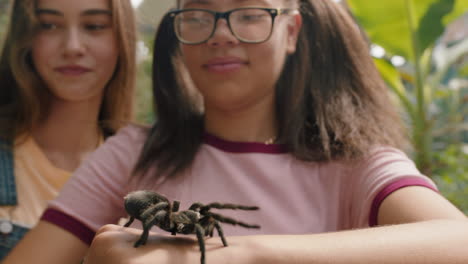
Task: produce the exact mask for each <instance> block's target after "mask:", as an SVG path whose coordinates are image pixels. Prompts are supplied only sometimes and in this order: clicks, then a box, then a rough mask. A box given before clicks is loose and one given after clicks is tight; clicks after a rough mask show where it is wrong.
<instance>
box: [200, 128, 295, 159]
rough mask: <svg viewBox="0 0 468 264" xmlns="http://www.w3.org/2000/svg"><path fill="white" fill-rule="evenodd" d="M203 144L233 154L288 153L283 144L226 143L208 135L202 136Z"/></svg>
mask: <svg viewBox="0 0 468 264" xmlns="http://www.w3.org/2000/svg"><path fill="white" fill-rule="evenodd" d="M203 142H204V143H206V144H208V145H210V146H212V147H215V148H217V149H220V150H222V151H226V152H233V153H267V154H281V153H287V152H288V151H287V149H286V146H285V145H283V144H263V143H258V142H237V141H227V140H224V139H221V138H218V137H216V136H214V135H211V134H208V133H205V134H204V135H203Z"/></svg>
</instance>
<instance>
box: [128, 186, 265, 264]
mask: <svg viewBox="0 0 468 264" xmlns="http://www.w3.org/2000/svg"><path fill="white" fill-rule="evenodd" d="M124 200H125V210H126V211H127V213H128V214H129V215H130V219H129V221H128V222H127V223H126V224H125V225H124V226H125V227H128V226H130V224H131V223H133V221H134V220H135V219H138V220H140V221H141V222H142V225H143V234H142V235H141V237H140V238H139V239H138V240H137V241H136V242H135V245H134V246H135V247H139V246H140V245H144V244H146V241H147V240H148V234H149V230H150V228H151V227H152V226H153V225H156V226H158V227H160V228H161V229H163V230H165V231H168V232H171V234H172V235H176V233H179V234H196V236H197V240H198V245H199V247H200V252H201V263H202V264H204V263H205V242H204V237H205V236H210V237H212V236H213V230H214V229H215V228H216V230H217V232H218V235H219V236H220V237H221V241H222V242H223V245H224V246H225V247H227V246H228V244H227V241H226V238H225V237H224V233H223V229H222V228H221V225H220V224H219V222H222V223H228V224H231V225H239V226H242V227H245V228H260V226H258V225H250V224H246V223H243V222H240V221H237V220H234V219H232V218H229V217H225V216H222V215H219V214H216V213H213V212H210V209H211V208H215V209H234V210H235V209H239V210H258V209H259V208H258V207H256V206H243V205H237V204H230V203H224V204H222V203H216V202H215V203H210V204H207V205H204V204H201V203H194V204H192V205H191V206H190V208H189V209H188V210H185V211H180V212H178V210H179V205H180V202H179V201H173V203H172V204H171V203H170V202H169V200H168V199H167V198H166V197H164V196H162V195H161V194H158V193H156V192H153V191H135V192H131V193H129V194H128V195H127V196H125V198H124Z"/></svg>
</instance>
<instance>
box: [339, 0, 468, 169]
mask: <svg viewBox="0 0 468 264" xmlns="http://www.w3.org/2000/svg"><path fill="white" fill-rule="evenodd" d="M348 3H349V6H350V8H351V10H352V12H353V14H354V15H355V16H356V18H357V20H358V21H359V23H360V24H361V26H362V27H363V28H364V29H365V31H366V32H367V34H368V35H369V38H370V39H371V41H372V42H373V43H375V44H377V45H379V46H381V47H383V48H384V49H385V50H386V52H387V54H388V55H389V56H392V55H399V56H402V57H404V58H405V59H406V61H407V62H408V65H407V67H406V68H396V67H394V66H393V65H392V64H390V63H388V62H386V61H384V60H376V65H377V67H378V68H379V70H380V72H381V75H382V77H383V78H384V80H385V81H386V82H387V83H388V85H389V87H390V88H391V89H392V90H393V91H394V92H395V93H396V95H397V96H398V98H399V101H400V103H401V105H402V107H403V109H404V110H405V112H406V115H407V116H408V119H409V122H410V124H409V125H410V127H411V136H412V142H413V145H414V147H415V153H414V158H415V160H416V163H417V165H418V167H419V168H420V169H421V170H422V171H423V172H424V173H426V174H428V175H431V174H432V169H433V163H432V160H431V159H432V155H431V153H432V151H433V144H434V140H435V138H436V136H435V135H434V134H433V133H434V130H444V129H445V128H443V127H437V126H445V125H449V126H453V125H454V123H453V122H448V121H452V120H455V119H457V118H455V119H454V118H452V116H445V117H446V118H448V120H443V121H442V122H440V121H441V120H440V115H439V114H440V112H441V111H438V112H437V111H436V112H434V111H433V110H432V109H433V108H434V106H437V105H452V106H453V109H458V110H460V109H462V108H463V107H464V106H463V104H464V103H463V102H462V101H460V100H458V99H457V98H456V97H454V96H446V97H444V98H440V97H439V98H434V95H435V94H438V93H441V92H446V91H447V87H446V86H444V85H442V79H443V77H445V76H446V75H447V71H448V70H449V69H450V68H451V67H452V65H453V63H454V62H455V61H456V60H457V59H458V58H460V57H462V56H463V55H465V54H467V53H468V45H466V46H467V47H465V46H461V45H462V44H460V45H459V47H461V51H458V53H455V54H452V53H454V52H452V53H450V52H451V50H449V49H447V50H444V52H445V54H444V55H446V56H449V55H452V57H454V58H453V61H450V62H449V63H447V64H446V65H442V67H438V68H437V67H434V62H433V61H432V53H433V50H434V46H435V43H436V41H437V40H438V39H439V38H440V37H441V34H442V33H443V32H444V31H445V27H446V26H447V24H448V23H449V22H451V21H452V20H453V19H454V18H457V17H458V16H459V15H461V14H463V13H464V12H465V11H466V10H468V1H466V0H380V1H373V0H348ZM452 50H453V49H452ZM462 72H463V71H462ZM449 93H450V92H449ZM444 100H445V102H442V101H444ZM442 112H443V111H442ZM458 120H460V118H458ZM461 122H463V118H462V119H461ZM460 126H461V129H458V128H457V129H452V130H451V131H463V127H464V124H460ZM445 130H447V129H445Z"/></svg>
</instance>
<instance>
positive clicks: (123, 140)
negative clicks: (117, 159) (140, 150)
mask: <svg viewBox="0 0 468 264" xmlns="http://www.w3.org/2000/svg"><path fill="white" fill-rule="evenodd" d="M150 130H151V127H149V126H145V125H141V124H137V123H130V124H128V125H127V126H125V127H123V128H121V129H119V130H118V131H117V133H116V134H115V135H112V136H110V137H109V138H108V139H107V140H106V142H110V143H111V144H116V143H119V144H131V145H135V144H137V145H138V144H143V143H144V142H145V140H146V138H147V137H148V133H150Z"/></svg>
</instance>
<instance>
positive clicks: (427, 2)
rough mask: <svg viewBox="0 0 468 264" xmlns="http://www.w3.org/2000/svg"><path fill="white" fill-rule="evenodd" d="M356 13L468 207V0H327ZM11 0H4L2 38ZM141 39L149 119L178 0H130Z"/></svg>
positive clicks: (436, 165)
mask: <svg viewBox="0 0 468 264" xmlns="http://www.w3.org/2000/svg"><path fill="white" fill-rule="evenodd" d="M329 1H335V2H338V3H339V4H341V5H342V6H343V8H345V9H347V10H348V12H350V14H351V15H352V16H353V17H354V18H355V21H356V23H357V24H358V25H359V27H360V28H361V30H362V34H363V36H364V37H365V38H366V39H367V40H368V43H369V52H370V53H371V55H372V56H373V57H374V60H375V63H376V66H377V67H378V69H379V71H380V73H381V75H382V77H383V79H384V80H385V81H386V83H387V85H388V88H389V89H390V90H391V91H392V94H393V95H394V100H395V102H396V103H397V104H398V105H399V106H400V109H401V115H402V116H403V118H404V119H405V121H406V124H407V126H408V129H409V133H410V136H411V141H412V143H413V145H414V151H413V152H411V153H408V154H409V155H410V156H411V158H413V159H414V160H415V162H416V164H417V166H418V168H419V169H420V170H421V171H423V172H424V173H425V174H426V175H428V176H429V177H431V178H432V179H433V180H434V181H435V182H436V184H437V185H438V187H439V189H440V191H441V193H442V194H443V195H444V196H445V197H447V198H448V199H449V200H451V201H452V202H453V203H455V204H456V205H457V206H458V207H459V208H461V209H462V210H463V211H464V212H465V213H466V214H468V0H379V1H375V0H346V1H345V0H341V1H339V0H329ZM10 3H11V0H0V45H1V43H2V39H3V37H4V36H5V32H6V30H7V23H8V9H9V5H10ZM132 3H133V5H134V8H135V11H136V12H137V20H138V31H139V42H138V63H139V71H138V77H137V97H136V106H137V112H136V116H135V118H136V120H137V121H138V122H141V123H146V124H151V123H152V122H154V120H155V117H154V115H153V113H152V112H153V111H152V102H151V97H152V94H151V77H150V76H151V63H152V62H151V57H152V54H153V50H152V49H153V47H152V46H153V45H152V42H153V36H154V33H155V31H156V28H157V26H158V23H159V21H160V19H161V17H162V16H163V14H164V13H165V12H166V11H167V10H169V9H170V8H173V7H174V5H175V1H174V0H132Z"/></svg>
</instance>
